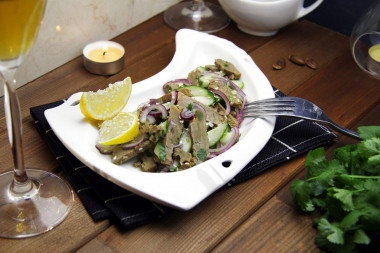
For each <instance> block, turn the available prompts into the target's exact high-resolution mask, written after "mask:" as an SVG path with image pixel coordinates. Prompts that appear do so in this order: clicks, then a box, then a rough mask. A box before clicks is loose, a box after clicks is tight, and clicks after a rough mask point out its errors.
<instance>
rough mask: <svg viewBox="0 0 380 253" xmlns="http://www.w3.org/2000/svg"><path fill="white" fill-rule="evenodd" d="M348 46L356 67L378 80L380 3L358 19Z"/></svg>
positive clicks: (377, 2)
mask: <svg viewBox="0 0 380 253" xmlns="http://www.w3.org/2000/svg"><path fill="white" fill-rule="evenodd" d="M350 45H351V53H352V55H353V57H354V60H355V62H356V63H357V64H358V66H359V67H360V68H361V69H362V70H364V71H365V72H366V73H367V74H369V75H371V76H373V77H375V78H377V79H380V1H376V2H375V3H374V5H372V6H371V7H370V8H369V9H368V11H366V12H365V13H364V15H363V16H361V17H360V18H359V19H358V21H357V23H356V24H355V26H354V28H353V30H352V33H351V37H350Z"/></svg>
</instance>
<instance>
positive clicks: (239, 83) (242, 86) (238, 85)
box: [232, 79, 244, 89]
mask: <svg viewBox="0 0 380 253" xmlns="http://www.w3.org/2000/svg"><path fill="white" fill-rule="evenodd" d="M232 82H233V83H234V84H236V86H237V87H239V88H240V89H243V88H244V82H243V81H242V80H240V79H239V80H232Z"/></svg>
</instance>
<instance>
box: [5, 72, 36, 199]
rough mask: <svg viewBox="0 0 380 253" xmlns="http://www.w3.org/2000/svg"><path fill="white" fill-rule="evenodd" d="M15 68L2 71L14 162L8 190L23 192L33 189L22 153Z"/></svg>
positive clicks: (16, 192) (6, 116)
mask: <svg viewBox="0 0 380 253" xmlns="http://www.w3.org/2000/svg"><path fill="white" fill-rule="evenodd" d="M15 71H16V69H15V68H14V69H8V70H5V71H3V73H2V74H3V79H4V108H5V118H6V122H7V129H8V138H9V143H10V145H11V147H12V154H13V163H14V180H13V183H12V184H11V187H10V191H11V192H12V193H14V194H16V195H17V194H23V193H26V192H29V191H31V190H32V189H33V186H32V183H31V181H30V180H29V179H28V176H27V175H26V172H25V167H24V153H23V147H22V118H21V110H20V104H19V100H18V97H17V93H16V84H15V79H14V74H15Z"/></svg>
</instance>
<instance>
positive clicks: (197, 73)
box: [187, 68, 202, 86]
mask: <svg viewBox="0 0 380 253" xmlns="http://www.w3.org/2000/svg"><path fill="white" fill-rule="evenodd" d="M201 73H202V71H201V70H200V69H198V68H196V69H195V70H193V71H191V72H190V73H189V74H188V75H187V79H188V80H189V81H190V83H191V84H193V85H197V86H199V78H200V77H201Z"/></svg>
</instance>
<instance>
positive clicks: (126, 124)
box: [98, 112, 139, 145]
mask: <svg viewBox="0 0 380 253" xmlns="http://www.w3.org/2000/svg"><path fill="white" fill-rule="evenodd" d="M138 133H139V121H138V117H137V115H136V114H135V113H132V112H121V113H119V114H117V115H116V116H115V117H113V118H112V119H110V120H106V121H103V122H102V124H101V125H100V129H99V141H98V142H99V144H101V145H115V144H122V143H126V142H129V141H131V140H133V139H134V138H135V137H136V135H137V134H138Z"/></svg>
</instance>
